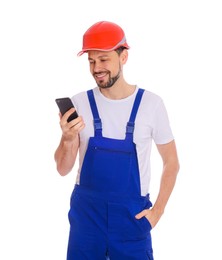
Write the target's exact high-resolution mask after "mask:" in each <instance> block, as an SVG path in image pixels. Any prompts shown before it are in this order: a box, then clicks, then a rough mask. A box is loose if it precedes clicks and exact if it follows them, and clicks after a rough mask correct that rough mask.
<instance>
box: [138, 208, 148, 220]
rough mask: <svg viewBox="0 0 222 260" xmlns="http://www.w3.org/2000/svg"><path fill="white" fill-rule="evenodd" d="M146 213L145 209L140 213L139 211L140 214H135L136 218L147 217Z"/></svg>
mask: <svg viewBox="0 0 222 260" xmlns="http://www.w3.org/2000/svg"><path fill="white" fill-rule="evenodd" d="M146 215H147V210H146V209H144V210H143V211H141V212H140V213H138V214H137V215H136V216H135V218H136V219H140V218H142V217H145V216H146Z"/></svg>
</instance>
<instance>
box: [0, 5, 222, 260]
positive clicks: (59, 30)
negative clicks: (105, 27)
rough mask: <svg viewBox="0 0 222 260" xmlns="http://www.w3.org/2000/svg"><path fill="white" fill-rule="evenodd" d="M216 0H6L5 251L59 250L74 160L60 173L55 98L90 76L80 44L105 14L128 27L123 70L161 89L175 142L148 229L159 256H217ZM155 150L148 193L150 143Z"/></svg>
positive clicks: (1, 158) (1, 203)
mask: <svg viewBox="0 0 222 260" xmlns="http://www.w3.org/2000/svg"><path fill="white" fill-rule="evenodd" d="M220 2H221V1H219V0H218V1H215V0H210V1H205V0H202V1H198V0H186V1H178V0H174V1H173V0H169V1H145V0H143V1H142V0H138V1H136V2H135V1H119V0H118V1H116V0H115V1H100V0H94V1H91V0H88V1H84V0H82V1H74V0H73V1H71V0H69V1H68V0H63V1H61V0H60V1H58V0H54V1H52V0H38V1H32V0H26V1H25V0H20V1H15V0H14V1H13V0H3V1H1V3H0V91H1V100H0V113H1V118H0V120H1V128H0V129H1V130H0V131H1V132H0V133H1V134H0V152H1V154H0V162H1V163H0V210H1V213H0V239H1V246H0V259H2V260H12V259H21V260H64V259H65V256H66V246H67V239H68V230H69V225H68V218H67V212H68V209H69V197H70V193H71V191H72V188H73V185H74V182H75V176H76V169H77V167H75V169H74V171H73V172H72V173H70V174H69V175H68V176H66V177H60V176H59V174H58V173H57V172H56V168H55V163H54V158H53V156H54V151H55V149H56V147H57V145H58V142H59V139H60V134H61V131H60V128H59V118H58V109H57V107H56V104H55V101H54V99H55V98H57V97H62V96H72V95H74V94H76V93H78V92H80V91H82V90H86V89H89V88H92V87H94V86H95V83H94V81H93V79H92V77H91V75H90V73H89V69H88V62H87V56H85V55H84V56H82V57H80V58H79V57H77V56H76V54H77V52H78V51H80V50H81V45H82V35H83V33H84V32H85V31H86V29H88V27H89V26H91V25H92V24H93V23H95V22H97V21H100V20H109V21H113V22H116V23H118V24H119V25H121V26H122V27H123V28H124V30H125V33H126V37H127V40H128V43H129V45H130V46H131V49H130V51H129V60H128V63H127V64H126V65H125V68H124V73H125V78H126V80H127V81H128V82H129V83H132V84H138V85H139V86H140V87H143V88H146V89H148V90H150V91H153V92H155V93H157V94H158V95H160V96H161V97H162V98H163V99H164V101H165V105H166V107H167V110H168V114H169V117H170V121H171V126H172V129H173V132H174V135H175V139H176V142H177V148H178V153H179V158H180V164H181V170H180V173H179V176H178V181H177V184H176V187H175V189H174V192H173V194H172V196H171V199H170V201H169V203H168V205H167V208H166V211H165V214H164V216H163V218H162V219H161V221H160V222H159V224H158V225H157V226H156V227H155V229H153V231H152V235H153V247H154V256H155V260H187V259H190V260H199V259H201V260H208V259H213V260H220V259H222V251H221V232H222V228H221V219H222V213H221V198H222V197H221V196H222V193H221V176H220V175H221V174H222V167H221V145H222V141H221V140H222V138H221V136H222V124H221V112H222V104H221V97H222V95H221V87H222V75H221V74H222V48H221V46H222V15H221V13H222V8H221V6H220ZM154 147H155V146H154ZM152 160H153V161H152V182H151V199H153V200H155V196H156V194H157V191H158V184H159V178H160V174H161V162H160V159H159V157H158V155H157V152H156V150H155V148H154V150H153V154H152Z"/></svg>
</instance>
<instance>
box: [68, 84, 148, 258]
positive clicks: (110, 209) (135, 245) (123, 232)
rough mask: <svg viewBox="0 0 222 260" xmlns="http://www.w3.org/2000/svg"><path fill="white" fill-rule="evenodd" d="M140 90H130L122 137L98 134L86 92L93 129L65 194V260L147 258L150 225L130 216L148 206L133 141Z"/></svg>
mask: <svg viewBox="0 0 222 260" xmlns="http://www.w3.org/2000/svg"><path fill="white" fill-rule="evenodd" d="M143 92H144V90H143V89H139V90H138V93H137V95H136V98H135V101H134V105H133V108H132V112H131V115H130V119H129V122H128V123H127V125H126V137H125V139H124V140H118V139H112V138H106V137H103V135H102V122H101V119H100V117H99V113H98V110H97V106H96V102H95V99H94V94H93V91H92V90H89V91H88V92H87V94H88V99H89V102H90V106H91V110H92V114H93V118H94V130H95V131H94V137H90V139H89V143H88V148H87V151H86V154H85V158H84V161H83V165H82V169H81V174H80V184H79V185H75V188H74V190H73V193H72V196H71V203H70V204H71V205H70V211H69V221H70V235H69V243H68V252H67V260H105V259H110V260H146V259H148V260H153V253H152V241H151V234H150V231H151V225H150V223H149V221H148V220H147V219H146V218H145V217H143V218H141V219H139V220H137V219H136V218H135V215H136V214H138V213H139V212H141V211H142V210H143V209H147V208H150V207H151V206H152V204H151V202H150V200H149V194H147V196H141V190H140V178H139V176H140V175H139V166H138V160H137V152H136V146H135V144H134V142H133V131H134V122H135V118H136V114H137V111H138V108H139V105H140V101H141V98H142V95H143ZM117 116H118V115H117Z"/></svg>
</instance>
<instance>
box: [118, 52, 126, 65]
mask: <svg viewBox="0 0 222 260" xmlns="http://www.w3.org/2000/svg"><path fill="white" fill-rule="evenodd" d="M120 60H121V63H122V64H123V65H124V64H126V62H127V60H128V51H127V49H124V50H123V51H122V53H121V54H120Z"/></svg>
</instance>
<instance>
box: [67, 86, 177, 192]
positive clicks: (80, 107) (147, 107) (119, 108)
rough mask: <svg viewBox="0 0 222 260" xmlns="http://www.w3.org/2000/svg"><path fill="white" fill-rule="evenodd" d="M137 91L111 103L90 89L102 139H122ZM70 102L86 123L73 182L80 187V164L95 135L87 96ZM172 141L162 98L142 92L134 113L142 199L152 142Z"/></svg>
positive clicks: (95, 90)
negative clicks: (96, 109) (97, 114)
mask: <svg viewBox="0 0 222 260" xmlns="http://www.w3.org/2000/svg"><path fill="white" fill-rule="evenodd" d="M137 91H138V87H137V88H136V90H135V91H134V93H133V94H132V95H131V96H129V97H127V98H124V99H120V100H111V99H108V98H106V97H105V96H104V95H103V94H102V93H101V92H100V90H99V88H98V87H96V88H94V89H93V92H94V96H95V101H96V105H97V108H98V112H99V116H100V118H101V120H102V128H103V129H102V133H103V136H104V137H108V138H114V139H125V133H126V124H127V122H128V121H129V118H130V114H131V110H132V107H133V104H134V100H135V97H136V94H137ZM72 102H73V104H74V106H75V108H76V110H77V112H78V114H79V115H81V116H82V117H83V119H84V122H85V128H84V129H83V130H82V131H81V132H80V148H79V169H78V173H77V179H76V183H77V184H79V181H80V172H81V167H82V162H83V159H84V156H85V152H86V150H87V145H88V140H89V137H92V136H94V126H93V115H92V112H91V108H90V104H89V100H88V96H87V93H86V92H81V93H79V94H77V95H75V96H73V97H72ZM173 139H174V137H173V134H172V131H171V128H170V124H169V119H168V115H167V111H166V108H165V106H164V103H163V101H162V99H161V98H160V97H159V96H158V95H156V94H154V93H152V92H150V91H147V90H145V91H144V94H143V97H142V100H141V103H140V106H139V109H138V112H137V116H136V120H135V129H134V137H133V140H134V143H135V144H136V150H137V156H138V163H139V171H140V185H141V195H142V196H145V195H146V194H147V193H149V185H150V176H151V172H150V153H151V146H152V140H153V141H154V142H155V143H156V144H165V143H169V142H170V141H172V140H173Z"/></svg>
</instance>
